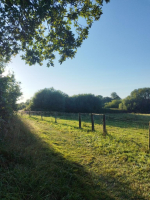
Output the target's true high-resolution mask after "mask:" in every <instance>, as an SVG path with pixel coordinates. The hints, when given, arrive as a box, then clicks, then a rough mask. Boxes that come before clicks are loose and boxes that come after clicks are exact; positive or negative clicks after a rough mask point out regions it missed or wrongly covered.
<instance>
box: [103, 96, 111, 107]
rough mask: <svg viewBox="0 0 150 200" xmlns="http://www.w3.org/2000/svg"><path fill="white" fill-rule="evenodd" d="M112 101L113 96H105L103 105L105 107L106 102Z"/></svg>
mask: <svg viewBox="0 0 150 200" xmlns="http://www.w3.org/2000/svg"><path fill="white" fill-rule="evenodd" d="M111 101H112V98H110V97H103V98H102V106H103V107H104V105H105V104H106V103H109V102H111Z"/></svg>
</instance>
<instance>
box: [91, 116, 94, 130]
mask: <svg viewBox="0 0 150 200" xmlns="http://www.w3.org/2000/svg"><path fill="white" fill-rule="evenodd" d="M91 122H92V131H94V115H93V114H91Z"/></svg>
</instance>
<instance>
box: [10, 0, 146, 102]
mask: <svg viewBox="0 0 150 200" xmlns="http://www.w3.org/2000/svg"><path fill="white" fill-rule="evenodd" d="M54 64H55V67H49V68H47V67H46V62H45V63H44V64H43V66H39V65H38V64H37V65H33V66H29V65H26V64H25V61H23V60H21V58H20V56H19V55H17V56H16V57H15V58H12V61H11V63H9V65H8V67H9V69H11V70H12V71H14V73H15V77H16V79H17V80H18V81H21V88H22V92H23V97H22V99H21V100H20V101H21V102H22V101H26V100H27V99H29V98H31V97H33V95H34V94H35V92H37V91H39V90H40V89H44V88H51V87H54V88H55V89H56V90H61V91H62V92H64V93H66V94H68V95H69V96H72V95H74V94H83V93H84V94H85V93H92V94H95V95H102V96H104V97H106V96H110V95H111V93H112V92H116V93H117V94H118V95H119V96H120V97H121V98H125V97H127V96H128V95H129V94H130V93H131V92H132V91H133V90H134V89H138V88H143V87H150V0H142V1H141V0H132V1H131V0H110V3H108V4H106V3H104V5H103V15H102V16H101V18H100V20H99V21H97V22H94V24H93V26H92V28H91V29H90V32H89V37H88V39H86V40H85V41H84V42H83V44H82V46H81V47H80V48H79V49H78V51H77V54H76V56H75V58H73V59H67V60H66V61H65V62H63V64H62V65H60V64H59V63H58V61H57V60H56V61H55V62H54Z"/></svg>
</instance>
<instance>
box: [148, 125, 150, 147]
mask: <svg viewBox="0 0 150 200" xmlns="http://www.w3.org/2000/svg"><path fill="white" fill-rule="evenodd" d="M148 150H150V122H149V133H148Z"/></svg>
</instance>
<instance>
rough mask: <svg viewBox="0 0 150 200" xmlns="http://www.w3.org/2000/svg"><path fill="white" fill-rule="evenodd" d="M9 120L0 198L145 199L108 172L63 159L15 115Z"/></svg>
mask: <svg viewBox="0 0 150 200" xmlns="http://www.w3.org/2000/svg"><path fill="white" fill-rule="evenodd" d="M12 123H13V126H14V128H13V129H12V130H9V132H8V133H7V134H6V137H5V139H4V141H1V146H0V155H1V157H0V180H1V184H0V199H5V200H7V199H8V200H14V199H16V200H18V199H19V200H31V199H35V200H105V199H106V200H113V199H128V200H129V199H143V200H144V198H143V197H142V196H140V195H138V193H137V191H133V190H131V189H130V188H129V184H128V185H127V184H124V183H122V182H120V181H118V180H117V179H116V178H114V177H113V176H112V175H111V173H110V174H108V173H107V174H106V175H103V176H100V175H97V174H94V172H93V173H92V174H91V173H90V172H87V171H86V170H85V169H84V167H83V166H82V165H80V164H78V163H76V162H72V161H69V160H67V159H65V158H64V157H63V155H62V154H60V153H58V152H56V151H55V150H54V149H53V148H52V147H51V146H50V145H48V144H47V143H46V142H44V141H42V140H41V138H39V137H38V136H37V135H36V134H34V131H35V130H34V129H33V128H32V127H31V126H28V125H27V124H26V123H24V122H23V121H21V120H20V119H19V118H18V117H17V118H16V119H15V118H14V119H13V122H12ZM124 179H126V177H124Z"/></svg>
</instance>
